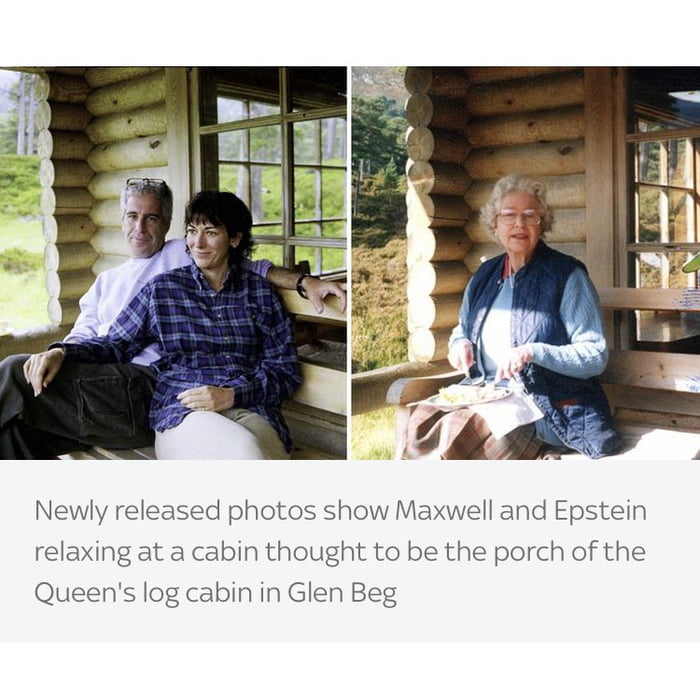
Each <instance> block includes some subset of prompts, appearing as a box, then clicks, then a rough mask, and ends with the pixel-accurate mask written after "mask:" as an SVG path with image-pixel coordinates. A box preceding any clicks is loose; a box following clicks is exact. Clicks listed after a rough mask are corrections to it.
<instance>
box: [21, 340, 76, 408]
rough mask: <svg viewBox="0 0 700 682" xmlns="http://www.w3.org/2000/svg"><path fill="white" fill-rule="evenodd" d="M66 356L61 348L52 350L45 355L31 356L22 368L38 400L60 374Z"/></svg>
mask: <svg viewBox="0 0 700 682" xmlns="http://www.w3.org/2000/svg"><path fill="white" fill-rule="evenodd" d="M65 357H66V355H65V353H64V351H63V350H62V349H61V348H52V349H51V350H47V351H44V352H43V353H35V354H34V355H30V356H29V358H28V359H27V361H26V362H25V363H24V365H23V366H22V369H23V371H24V378H25V379H26V380H27V383H28V384H31V385H32V388H33V389H34V397H35V398H36V397H37V396H38V395H39V394H40V393H41V392H42V391H43V390H44V389H45V388H46V387H47V386H48V385H49V384H50V383H51V382H52V381H53V378H54V377H55V376H56V375H57V374H58V371H59V370H60V369H61V366H62V365H63V360H64V359H65Z"/></svg>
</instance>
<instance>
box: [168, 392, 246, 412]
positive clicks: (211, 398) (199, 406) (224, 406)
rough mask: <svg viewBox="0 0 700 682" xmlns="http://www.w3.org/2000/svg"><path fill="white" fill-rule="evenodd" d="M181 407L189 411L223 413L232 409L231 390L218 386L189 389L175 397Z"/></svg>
mask: <svg viewBox="0 0 700 682" xmlns="http://www.w3.org/2000/svg"><path fill="white" fill-rule="evenodd" d="M177 399H178V400H179V401H180V402H181V403H182V405H183V406H184V407H186V408H188V409H190V410H208V411H209V412H225V411H226V410H230V409H231V408H232V407H233V402H234V398H233V389H232V388H220V387H218V386H198V387H197V388H189V389H187V390H186V391H183V392H182V393H180V394H179V395H178V396H177Z"/></svg>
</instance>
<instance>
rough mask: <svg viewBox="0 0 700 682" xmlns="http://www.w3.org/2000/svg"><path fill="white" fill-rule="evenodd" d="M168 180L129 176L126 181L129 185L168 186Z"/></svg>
mask: <svg viewBox="0 0 700 682" xmlns="http://www.w3.org/2000/svg"><path fill="white" fill-rule="evenodd" d="M167 184H168V183H167V182H165V180H161V179H160V178H129V179H128V180H127V181H126V186H127V187H134V186H138V187H148V186H151V187H162V186H164V185H165V186H167Z"/></svg>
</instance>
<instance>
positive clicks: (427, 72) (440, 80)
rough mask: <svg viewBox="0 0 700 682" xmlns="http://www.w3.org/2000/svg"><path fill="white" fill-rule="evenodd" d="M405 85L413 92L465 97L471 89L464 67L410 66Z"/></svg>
mask: <svg viewBox="0 0 700 682" xmlns="http://www.w3.org/2000/svg"><path fill="white" fill-rule="evenodd" d="M404 85H405V86H406V90H408V92H410V93H411V94H415V93H424V94H432V95H438V96H441V97H449V98H463V97H464V96H465V95H466V93H467V90H468V89H469V79H468V78H467V75H466V74H465V72H464V69H462V68H450V67H435V66H409V67H407V68H406V72H405V75H404Z"/></svg>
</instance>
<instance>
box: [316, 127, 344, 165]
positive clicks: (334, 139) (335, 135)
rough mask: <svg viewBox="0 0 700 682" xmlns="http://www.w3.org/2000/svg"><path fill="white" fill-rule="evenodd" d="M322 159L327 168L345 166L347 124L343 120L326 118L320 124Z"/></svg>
mask: <svg viewBox="0 0 700 682" xmlns="http://www.w3.org/2000/svg"><path fill="white" fill-rule="evenodd" d="M321 131H322V141H321V149H322V159H323V163H324V164H326V165H329V166H336V165H337V166H345V164H346V154H345V150H346V146H347V137H346V135H347V123H346V121H345V119H344V118H326V119H324V120H323V121H322V122H321Z"/></svg>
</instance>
